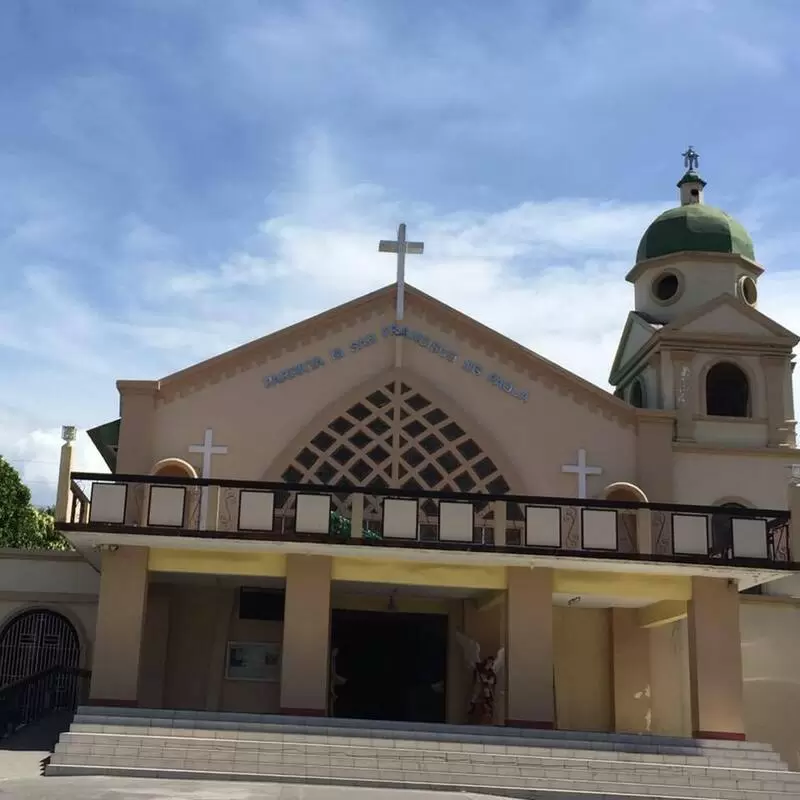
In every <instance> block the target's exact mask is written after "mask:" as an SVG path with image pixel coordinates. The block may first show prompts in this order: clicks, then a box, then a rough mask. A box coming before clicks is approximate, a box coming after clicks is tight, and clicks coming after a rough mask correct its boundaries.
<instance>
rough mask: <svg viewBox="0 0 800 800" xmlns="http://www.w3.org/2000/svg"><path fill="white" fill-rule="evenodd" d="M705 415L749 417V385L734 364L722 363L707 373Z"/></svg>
mask: <svg viewBox="0 0 800 800" xmlns="http://www.w3.org/2000/svg"><path fill="white" fill-rule="evenodd" d="M706 414H707V415H708V416H709V417H749V416H750V385H749V383H748V380H747V376H746V375H745V374H744V372H743V371H742V370H741V369H740V368H739V367H737V366H736V364H731V363H729V362H727V361H724V362H722V363H719V364H715V365H714V366H713V367H711V369H710V370H709V371H708V373H707V375H706Z"/></svg>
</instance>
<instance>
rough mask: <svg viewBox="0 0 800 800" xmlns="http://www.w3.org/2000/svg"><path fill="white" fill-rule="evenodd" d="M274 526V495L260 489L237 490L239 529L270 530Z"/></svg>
mask: <svg viewBox="0 0 800 800" xmlns="http://www.w3.org/2000/svg"><path fill="white" fill-rule="evenodd" d="M274 527H275V495H274V493H273V492H265V491H262V490H260V489H242V491H241V492H239V530H240V531H271V530H272V529H273V528H274Z"/></svg>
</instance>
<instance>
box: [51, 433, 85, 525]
mask: <svg viewBox="0 0 800 800" xmlns="http://www.w3.org/2000/svg"><path fill="white" fill-rule="evenodd" d="M73 453H74V450H73V449H72V442H64V444H62V445H61V458H60V460H59V464H58V488H57V490H56V509H55V512H56V513H55V518H56V522H66V521H67V516H68V515H69V513H70V503H71V500H72V492H71V490H70V487H71V486H72V483H71V478H70V476H71V475H72V456H73ZM70 521H71V522H80V520H77V519H74V520H70Z"/></svg>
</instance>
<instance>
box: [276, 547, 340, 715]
mask: <svg viewBox="0 0 800 800" xmlns="http://www.w3.org/2000/svg"><path fill="white" fill-rule="evenodd" d="M330 627H331V558H330V557H328V556H304V555H297V554H290V555H288V556H287V557H286V605H285V609H284V618H283V653H282V657H281V713H282V714H293V715H302V716H319V717H324V716H326V714H327V709H328V677H329V672H330V657H329V654H328V653H329V649H330Z"/></svg>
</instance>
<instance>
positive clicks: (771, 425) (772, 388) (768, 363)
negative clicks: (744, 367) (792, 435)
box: [753, 355, 791, 447]
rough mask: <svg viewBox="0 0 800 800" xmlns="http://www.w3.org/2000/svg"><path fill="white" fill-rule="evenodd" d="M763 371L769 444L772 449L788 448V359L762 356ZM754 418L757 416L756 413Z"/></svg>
mask: <svg viewBox="0 0 800 800" xmlns="http://www.w3.org/2000/svg"><path fill="white" fill-rule="evenodd" d="M760 361H761V369H762V371H763V373H764V389H765V392H766V396H767V408H766V414H765V416H766V417H767V444H768V445H769V446H770V447H781V446H786V444H787V439H788V438H789V437H788V430H787V417H788V416H789V414H788V413H787V412H789V411H791V409H787V408H785V406H784V399H785V396H786V392H785V391H784V384H785V381H786V379H787V376H788V373H789V370H788V368H787V367H788V358H786V357H785V356H768V355H762V356H761V358H760ZM753 416H756V414H755V413H754V415H753Z"/></svg>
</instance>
